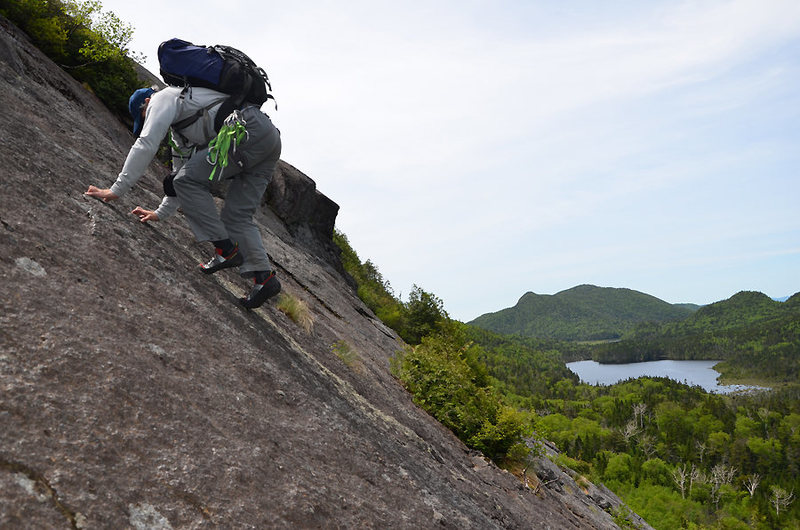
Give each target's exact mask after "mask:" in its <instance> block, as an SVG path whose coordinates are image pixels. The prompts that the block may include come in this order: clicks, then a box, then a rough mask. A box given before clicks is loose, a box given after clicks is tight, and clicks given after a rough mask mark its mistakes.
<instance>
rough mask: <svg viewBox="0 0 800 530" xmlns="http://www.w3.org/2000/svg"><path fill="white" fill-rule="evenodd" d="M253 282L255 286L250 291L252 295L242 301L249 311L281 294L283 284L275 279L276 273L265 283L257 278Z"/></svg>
mask: <svg viewBox="0 0 800 530" xmlns="http://www.w3.org/2000/svg"><path fill="white" fill-rule="evenodd" d="M253 282H254V283H255V285H253V288H252V289H251V290H250V294H248V295H247V296H246V297H245V298H242V299H241V300H240V302H241V304H242V305H243V306H245V307H246V308H247V309H255V308H256V307H261V306H262V305H263V304H264V302H266V301H267V300H268V299H270V298H272V297H273V296H275V295H276V294H278V293H279V292H281V282H279V281H278V278H276V277H275V272H274V271H273V272H271V273H270V274H269V276H268V277H267V279H266V280H264V281H263V282H261V283H259V282H258V280H256V279H255V278H254V279H253Z"/></svg>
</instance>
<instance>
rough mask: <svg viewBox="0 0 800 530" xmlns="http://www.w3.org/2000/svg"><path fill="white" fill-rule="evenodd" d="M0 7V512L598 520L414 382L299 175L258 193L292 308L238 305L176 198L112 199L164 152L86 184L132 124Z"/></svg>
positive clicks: (98, 517) (92, 521) (41, 518)
mask: <svg viewBox="0 0 800 530" xmlns="http://www.w3.org/2000/svg"><path fill="white" fill-rule="evenodd" d="M0 28H1V29H0V183H2V192H0V527H2V528H137V529H138V528H432V527H435V528H439V527H441V528H480V529H486V528H587V527H589V528H591V527H596V528H612V527H614V525H613V523H611V521H610V518H608V517H606V518H605V519H603V518H602V517H599V518H595V519H587V518H586V516H584V515H583V514H579V513H575V512H574V511H573V510H571V509H570V507H569V505H567V504H565V503H563V502H561V500H559V499H558V498H557V497H556V496H555V495H554V494H552V493H551V492H549V491H548V490H547V489H546V488H544V489H542V490H541V491H539V492H538V493H534V492H533V491H532V490H531V489H528V488H525V487H524V486H522V485H521V484H520V482H519V481H518V480H517V479H516V478H514V477H513V476H511V475H509V474H508V473H505V472H502V471H501V470H499V469H497V468H496V467H495V466H494V465H491V464H487V463H485V462H482V461H481V462H478V461H477V460H476V459H475V458H474V456H475V455H474V454H472V453H470V451H468V450H467V448H466V447H465V446H464V445H463V444H461V442H459V441H458V440H457V439H456V438H455V437H454V436H453V435H452V434H451V433H450V432H449V431H447V430H446V429H444V428H443V427H442V426H441V425H440V424H438V423H437V422H436V421H434V420H433V419H432V418H431V417H429V416H428V415H427V414H426V413H425V412H423V411H421V410H420V409H418V408H417V407H416V406H415V405H414V404H413V403H412V401H411V399H410V397H409V395H408V394H407V393H406V392H405V391H404V390H403V389H402V387H401V386H400V385H399V384H398V383H397V382H396V381H395V380H394V379H393V378H392V376H391V375H390V372H389V359H390V357H391V356H392V355H393V354H394V353H395V352H396V351H397V350H398V348H399V347H400V344H399V341H398V339H397V337H396V335H395V334H394V333H393V332H392V331H391V330H389V329H387V328H386V327H385V326H383V325H382V324H381V323H380V322H379V321H378V320H377V319H375V318H374V316H372V315H371V313H370V312H369V310H368V309H367V308H366V307H365V306H364V305H363V304H362V303H361V302H360V301H359V299H358V298H357V297H356V296H355V294H354V292H353V289H352V287H351V286H350V284H349V283H348V281H347V280H346V279H345V278H344V277H343V275H342V274H341V266H340V265H339V264H338V261H337V259H336V252H335V249H334V248H333V247H332V245H331V243H330V240H329V236H330V231H331V229H332V226H333V221H334V219H335V214H336V210H337V208H338V207H336V205H335V204H334V203H333V202H332V201H330V200H329V199H327V198H326V197H324V196H322V195H321V194H320V193H319V192H318V191H317V190H316V189H315V186H314V185H313V182H312V181H311V180H310V179H308V177H306V176H304V175H302V173H300V172H299V171H297V170H296V169H294V168H292V167H291V166H288V165H282V166H281V170H280V172H279V174H278V175H276V179H275V182H274V183H273V185H271V187H270V190H269V192H268V196H269V198H268V199H267V201H268V205H267V206H265V207H264V208H263V210H262V211H261V212H259V213H258V215H257V217H258V221H259V223H260V225H261V227H262V232H263V234H264V237H265V241H266V244H267V248H268V250H269V252H270V254H271V257H272V258H273V259H274V262H275V263H276V264H277V267H278V273H279V277H280V278H281V281H282V283H283V285H284V290H285V291H286V292H288V293H290V294H291V295H292V296H294V297H296V298H298V299H300V300H302V301H304V302H305V303H307V304H308V307H309V310H310V315H311V316H312V317H313V321H314V323H313V327H312V328H311V329H310V330H305V329H303V328H302V327H300V326H298V325H297V324H295V323H294V322H293V321H292V320H290V319H289V318H287V317H286V316H285V315H284V314H283V313H281V312H280V311H278V310H277V309H276V308H275V307H274V306H273V305H268V306H266V307H264V308H261V309H259V310H257V311H253V312H248V311H245V310H243V309H241V308H239V307H238V306H237V304H236V299H237V297H239V296H241V295H242V294H244V292H245V290H246V289H247V288H248V285H247V284H246V283H245V282H244V281H243V280H242V279H241V278H239V277H238V276H237V275H236V274H235V273H233V272H231V271H223V272H221V273H219V274H217V275H215V276H213V277H205V276H203V275H201V274H199V273H198V271H197V263H198V262H200V261H201V260H202V259H204V258H205V257H207V256H208V255H209V254H210V248H209V247H208V246H206V245H207V244H205V245H201V244H197V243H195V242H194V240H193V238H192V236H191V233H190V231H189V230H188V227H187V225H186V223H185V221H184V220H183V219H182V218H181V216H177V217H176V218H175V219H171V220H169V221H166V222H161V223H155V224H153V225H152V226H151V225H145V224H141V223H139V222H138V220H137V219H136V218H135V217H134V216H132V215H131V214H130V213H129V212H130V210H131V209H132V208H133V207H134V206H136V205H142V206H145V207H154V206H155V205H156V204H157V203H158V200H159V198H160V197H159V196H160V188H161V185H160V180H161V177H162V176H163V174H164V171H165V170H164V169H163V168H159V167H158V166H157V165H153V166H152V167H151V168H150V169H149V170H148V173H147V175H145V177H144V178H143V179H142V181H141V182H140V185H139V186H137V187H136V188H135V189H134V190H133V191H132V192H131V193H129V194H128V195H126V196H125V197H124V198H122V199H121V200H119V201H115V202H113V203H109V204H106V203H103V202H100V201H96V200H93V199H88V198H86V197H85V196H84V195H83V192H84V191H85V190H86V188H87V187H88V185H89V184H97V185H101V186H107V185H109V184H111V182H112V181H113V180H114V178H115V175H116V173H117V172H118V171H119V168H120V167H121V165H122V162H123V160H124V157H125V155H126V153H127V150H128V148H129V147H130V145H131V143H132V141H133V138H132V136H131V135H130V133H129V131H128V130H127V129H126V128H125V127H124V126H123V125H122V124H120V123H118V122H117V121H115V120H114V119H113V117H112V116H111V115H110V113H109V112H108V111H106V109H105V108H104V107H103V106H102V105H101V104H100V103H99V102H98V101H97V100H96V99H95V98H94V97H93V96H92V95H91V94H90V93H89V92H88V91H86V90H85V89H84V88H82V87H81V86H80V85H78V84H77V83H76V82H74V81H73V80H72V79H71V78H69V77H68V76H66V75H65V74H63V73H62V72H61V71H60V70H59V69H58V68H56V67H55V66H54V65H53V64H52V63H51V62H50V61H49V60H47V59H46V58H45V57H44V56H43V55H42V54H40V53H39V51H38V50H36V49H35V48H33V47H32V46H31V45H30V44H29V43H28V41H27V40H26V38H25V37H24V35H21V34H20V33H19V32H18V31H17V30H16V29H15V28H14V27H12V26H10V25H9V24H8V23H7V21H4V20H0ZM285 140H286V141H291V139H285ZM326 237H327V238H328V239H326ZM345 345H346V346H345ZM344 348H349V349H350V351H352V352H354V354H355V356H356V357H355V358H348V359H347V362H343V360H342V359H340V357H339V356H337V355H336V351H337V350H338V351H342V350H343V349H344Z"/></svg>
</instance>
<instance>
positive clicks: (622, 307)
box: [470, 285, 696, 341]
mask: <svg viewBox="0 0 800 530" xmlns="http://www.w3.org/2000/svg"><path fill="white" fill-rule="evenodd" d="M695 308H696V306H691V305H688V304H681V305H673V304H669V303H667V302H664V301H663V300H659V299H658V298H656V297H654V296H650V295H648V294H644V293H640V292H638V291H633V290H631V289H617V288H611V287H596V286H594V285H579V286H577V287H573V288H572V289H567V290H566V291H561V292H559V293H556V294H554V295H540V294H535V293H526V294H525V295H523V296H522V298H520V299H519V301H518V302H517V304H516V305H515V306H514V307H510V308H507V309H503V310H500V311H497V312H495V313H487V314H485V315H481V316H479V317H478V318H476V319H475V320H473V321H471V322H470V324H472V325H474V326H477V327H481V328H484V329H487V330H490V331H494V332H496V333H502V334H505V335H514V334H516V335H521V336H524V337H534V338H540V339H545V338H547V339H558V340H581V341H589V340H606V339H617V338H619V337H621V336H622V335H623V334H624V333H625V332H627V331H630V330H631V329H633V328H634V327H635V326H636V325H637V324H639V323H641V322H665V321H671V320H679V319H683V318H686V317H687V316H689V315H690V314H692V312H693V309H695Z"/></svg>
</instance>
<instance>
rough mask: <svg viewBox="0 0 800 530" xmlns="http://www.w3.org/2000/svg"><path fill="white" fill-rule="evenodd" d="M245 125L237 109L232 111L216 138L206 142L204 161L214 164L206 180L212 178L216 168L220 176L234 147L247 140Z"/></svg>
mask: <svg viewBox="0 0 800 530" xmlns="http://www.w3.org/2000/svg"><path fill="white" fill-rule="evenodd" d="M245 125H247V122H246V121H245V120H244V118H242V115H241V113H240V112H239V111H238V110H235V111H233V112H232V113H231V114H230V115H229V116H228V117H227V118H225V121H224V122H223V124H222V127H220V130H219V133H218V134H217V136H216V138H214V139H213V140H211V142H209V144H208V155H207V156H206V161H208V163H209V164H211V165H212V166H214V170H213V171H212V172H211V176H210V177H208V180H214V175H215V174H216V173H217V169H219V177H220V178H222V172H223V171H224V170H225V168H226V167H227V166H228V159H229V157H230V156H231V155H234V154H236V148H237V146H238V145H239V144H241V143H242V142H243V141H247V137H248V133H247V129H246V128H245Z"/></svg>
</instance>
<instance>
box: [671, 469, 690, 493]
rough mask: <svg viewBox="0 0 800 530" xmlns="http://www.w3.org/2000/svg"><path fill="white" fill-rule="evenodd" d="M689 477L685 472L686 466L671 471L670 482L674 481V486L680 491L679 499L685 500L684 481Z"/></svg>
mask: <svg viewBox="0 0 800 530" xmlns="http://www.w3.org/2000/svg"><path fill="white" fill-rule="evenodd" d="M688 477H689V473H688V472H687V471H686V464H683V465H682V466H678V467H676V468H675V469H673V470H672V480H674V481H675V484H676V485H677V486H678V489H679V490H680V491H681V498H683V499H685V498H686V479H687V478H688Z"/></svg>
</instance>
